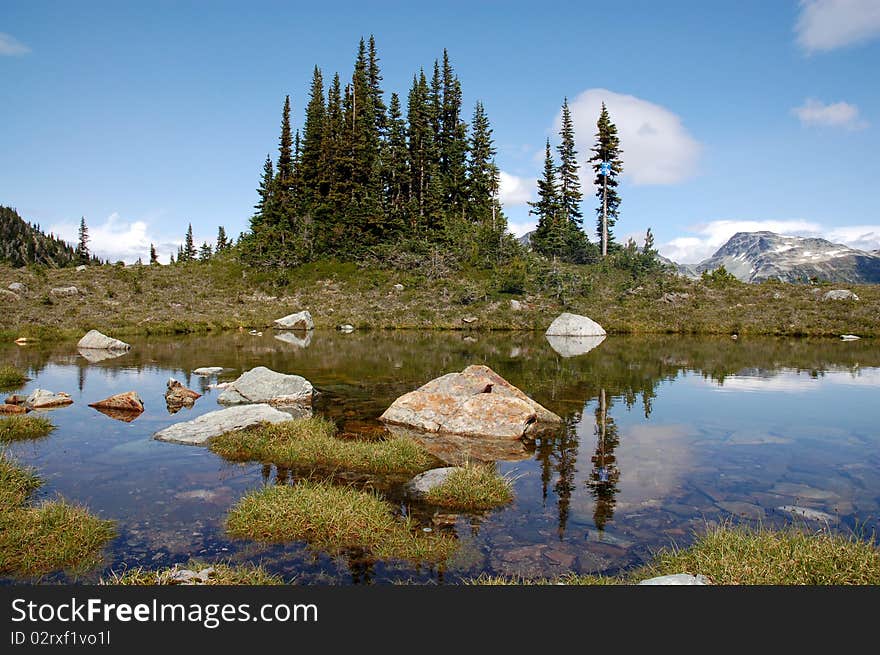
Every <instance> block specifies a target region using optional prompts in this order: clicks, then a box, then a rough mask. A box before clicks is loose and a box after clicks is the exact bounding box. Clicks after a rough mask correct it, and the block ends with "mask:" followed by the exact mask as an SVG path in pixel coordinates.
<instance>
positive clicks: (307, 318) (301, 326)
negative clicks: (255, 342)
mask: <svg viewBox="0 0 880 655" xmlns="http://www.w3.org/2000/svg"><path fill="white" fill-rule="evenodd" d="M272 327H274V328H275V329H276V330H314V329H315V322H314V321H313V320H312V315H311V314H309V312H308V311H304V312H296V313H295V314H288V315H287V316H285V317H284V318H279V319H277V320H275V321H273V322H272Z"/></svg>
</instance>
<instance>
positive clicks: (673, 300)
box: [660, 292, 690, 305]
mask: <svg viewBox="0 0 880 655" xmlns="http://www.w3.org/2000/svg"><path fill="white" fill-rule="evenodd" d="M689 297H690V296H689V295H688V294H686V293H676V292H673V293H664V294H663V295H662V296H660V301H661V302H665V303H669V304H672V305H675V304H677V303H679V302H680V301H682V300H687V299H688V298H689Z"/></svg>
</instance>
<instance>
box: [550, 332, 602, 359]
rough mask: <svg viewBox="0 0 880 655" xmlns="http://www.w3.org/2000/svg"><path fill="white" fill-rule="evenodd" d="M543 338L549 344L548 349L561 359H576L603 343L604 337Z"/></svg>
mask: <svg viewBox="0 0 880 655" xmlns="http://www.w3.org/2000/svg"><path fill="white" fill-rule="evenodd" d="M545 338H546V339H547V341H548V343H549V344H550V347H551V348H553V350H555V351H556V352H557V353H558V354H559V355H561V356H562V357H577V356H578V355H585V354H587V353H588V352H590V351H591V350H592V349H593V348H595V347H596V346H598V345H599V344H600V343H602V342H603V341H605V337H604V336H602V335H596V336H593V337H560V336H555V335H548V336H546V337H545Z"/></svg>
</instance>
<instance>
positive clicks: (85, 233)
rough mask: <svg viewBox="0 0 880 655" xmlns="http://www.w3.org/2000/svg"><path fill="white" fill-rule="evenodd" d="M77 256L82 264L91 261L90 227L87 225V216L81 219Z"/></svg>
mask: <svg viewBox="0 0 880 655" xmlns="http://www.w3.org/2000/svg"><path fill="white" fill-rule="evenodd" d="M76 257H77V261H79V263H80V264H88V263H89V228H88V227H86V217H85V216H83V217H82V218H80V220H79V240H78V242H77V245H76Z"/></svg>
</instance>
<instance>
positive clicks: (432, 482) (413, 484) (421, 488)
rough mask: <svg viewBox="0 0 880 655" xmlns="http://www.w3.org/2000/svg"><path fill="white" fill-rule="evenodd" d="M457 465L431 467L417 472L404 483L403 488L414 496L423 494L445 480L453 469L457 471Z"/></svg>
mask: <svg viewBox="0 0 880 655" xmlns="http://www.w3.org/2000/svg"><path fill="white" fill-rule="evenodd" d="M458 469H459V467H458V466H446V467H444V468H439V469H431V470H430V471H425V472H424V473H419V474H418V475H417V476H416V477H414V478H413V479H412V480H410V481H409V482H407V483H406V485H405V486H404V489H405V490H406V491H407V492H408V493H410V494H412V495H414V496H424V495H425V494H426V493H428V492H429V491H431V489H434V488H435V487H439V486H440V485H441V484H443V483H444V482H446V480H447V478H449V475H450V474H451V473H452V472H453V471H457V470H458Z"/></svg>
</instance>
